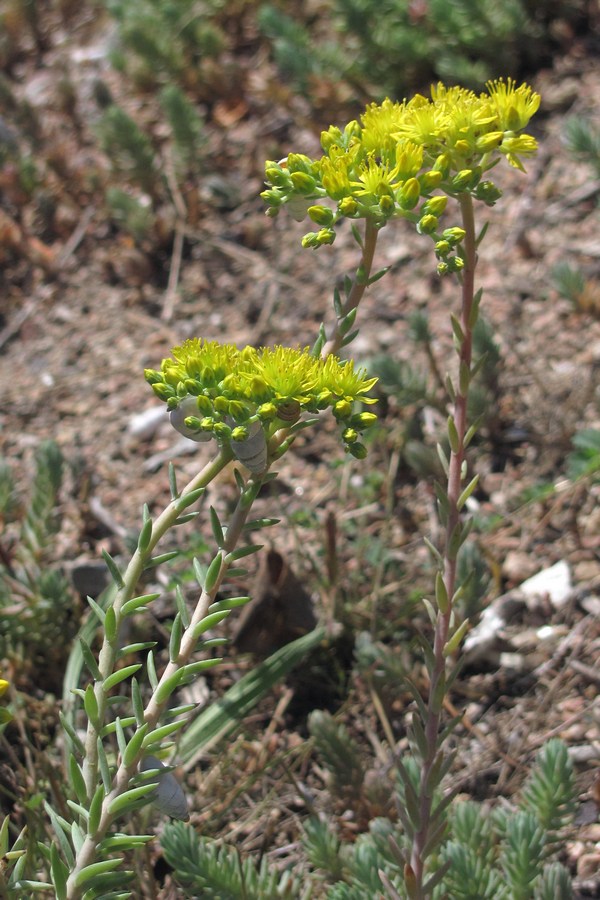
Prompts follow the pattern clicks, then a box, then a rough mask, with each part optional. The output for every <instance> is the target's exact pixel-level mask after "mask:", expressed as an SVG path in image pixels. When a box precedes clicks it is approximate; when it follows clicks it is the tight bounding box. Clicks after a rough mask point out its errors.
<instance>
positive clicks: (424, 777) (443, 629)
mask: <svg viewBox="0 0 600 900" xmlns="http://www.w3.org/2000/svg"><path fill="white" fill-rule="evenodd" d="M459 203H460V209H461V215H462V222H463V228H464V230H465V238H464V242H463V247H464V268H463V270H462V307H461V315H460V319H459V322H460V330H461V332H462V335H461V337H460V340H458V341H457V344H458V346H457V352H458V357H459V372H462V373H463V375H462V376H461V375H459V378H458V379H457V385H456V389H455V399H454V410H453V416H452V419H453V423H454V427H453V432H454V435H453V439H452V440H451V441H450V444H451V451H450V459H449V461H448V475H447V495H446V496H447V521H446V530H445V543H444V552H443V583H444V594H445V597H446V598H447V602H446V603H444V604H443V606H444V608H443V609H442V608H440V606H439V605H438V610H437V617H436V624H435V635H434V641H433V661H432V664H431V671H430V686H429V698H428V704H427V717H426V720H425V722H424V723H423V725H424V731H425V741H426V753H425V754H424V755H423V758H422V765H421V776H420V787H419V796H418V799H419V827H418V828H417V829H416V830H415V834H414V837H413V843H412V852H411V859H410V865H409V866H407V871H406V880H407V887H410V897H411V900H424V898H425V896H426V895H427V894H429V891H427V892H424V890H423V888H424V867H425V854H424V849H425V845H426V843H427V841H428V838H429V836H430V830H431V824H432V823H431V818H432V805H433V796H432V795H433V791H432V789H431V778H432V770H433V768H434V765H436V764H438V765H439V752H440V749H441V748H440V740H439V731H440V723H441V710H442V703H443V697H444V694H445V692H446V685H445V679H446V658H447V649H446V648H447V643H448V639H449V637H450V627H451V617H452V599H453V597H454V595H455V592H456V589H457V584H456V578H457V575H456V571H457V557H458V548H459V546H460V541H459V540H458V539H457V534H458V529H460V527H461V522H460V506H459V498H460V494H461V491H462V487H463V482H464V477H465V472H464V466H463V462H464V458H465V435H466V432H467V401H468V390H469V382H470V377H469V376H470V373H471V360H472V347H473V326H474V319H475V318H476V316H474V315H473V313H474V309H473V305H474V301H475V291H474V284H475V266H476V262H477V256H476V241H475V221H474V214H473V201H472V198H471V196H470V194H467V193H465V194H461V195H460V197H459Z"/></svg>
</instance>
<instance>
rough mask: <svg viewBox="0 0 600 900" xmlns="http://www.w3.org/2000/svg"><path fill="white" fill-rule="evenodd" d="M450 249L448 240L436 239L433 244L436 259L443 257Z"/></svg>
mask: <svg viewBox="0 0 600 900" xmlns="http://www.w3.org/2000/svg"><path fill="white" fill-rule="evenodd" d="M451 249H452V248H451V247H450V244H449V243H448V241H438V242H437V243H436V245H435V255H436V256H437V257H438V259H444V257H445V256H447V255H448V254H449V253H450V250H451Z"/></svg>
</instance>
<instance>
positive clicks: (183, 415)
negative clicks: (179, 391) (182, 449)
mask: <svg viewBox="0 0 600 900" xmlns="http://www.w3.org/2000/svg"><path fill="white" fill-rule="evenodd" d="M197 412H198V405H197V403H196V398H195V397H185V398H184V399H183V400H182V401H181V402H180V403H179V404H178V405H177V406H176V407H175V409H172V410H171V412H170V414H169V419H170V422H171V425H172V426H173V428H174V429H175V430H176V431H178V432H179V434H182V435H183V436H184V437H187V438H191V440H193V441H210V437H211V436H210V434H206V433H203V432H202V421H201V420H200V419H199V418H198V416H196V415H195V413H197Z"/></svg>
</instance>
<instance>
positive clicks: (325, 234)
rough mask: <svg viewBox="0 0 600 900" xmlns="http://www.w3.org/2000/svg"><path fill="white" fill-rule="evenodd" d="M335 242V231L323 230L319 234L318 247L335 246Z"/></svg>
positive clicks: (330, 229)
mask: <svg viewBox="0 0 600 900" xmlns="http://www.w3.org/2000/svg"><path fill="white" fill-rule="evenodd" d="M334 241H335V231H334V230H333V228H321V230H320V231H318V232H317V246H318V247H320V246H321V245H322V244H333V242H334Z"/></svg>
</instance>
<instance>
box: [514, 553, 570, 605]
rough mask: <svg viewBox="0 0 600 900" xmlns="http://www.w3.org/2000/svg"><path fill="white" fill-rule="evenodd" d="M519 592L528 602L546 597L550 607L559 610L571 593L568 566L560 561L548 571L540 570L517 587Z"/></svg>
mask: <svg viewBox="0 0 600 900" xmlns="http://www.w3.org/2000/svg"><path fill="white" fill-rule="evenodd" d="M519 590H520V591H521V592H522V593H523V594H525V597H526V598H527V599H528V600H534V599H535V598H536V597H548V599H549V600H550V602H551V604H552V606H554V608H555V609H560V608H561V607H562V606H564V605H565V603H566V602H567V601H568V600H569V597H570V596H571V593H572V591H573V585H572V583H571V571H570V569H569V566H568V564H567V563H566V562H565V561H564V560H563V559H561V560H559V561H558V562H557V563H555V564H554V565H553V566H550V568H549V569H542V571H541V572H538V573H537V574H536V575H532V576H531V578H528V579H527V581H524V582H523V584H521V585H520V586H519Z"/></svg>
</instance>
